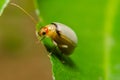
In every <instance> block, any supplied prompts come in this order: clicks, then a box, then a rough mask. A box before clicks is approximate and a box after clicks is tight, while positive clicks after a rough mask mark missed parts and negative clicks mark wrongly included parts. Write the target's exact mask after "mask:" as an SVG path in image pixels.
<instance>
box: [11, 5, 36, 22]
mask: <svg viewBox="0 0 120 80" xmlns="http://www.w3.org/2000/svg"><path fill="white" fill-rule="evenodd" d="M10 5H12V6H15V7H17V8H19V9H20V10H21V11H23V12H24V13H25V14H26V15H28V16H29V17H30V19H31V20H32V21H33V22H34V23H35V24H37V21H36V20H35V18H33V16H31V15H30V14H29V13H28V12H27V11H26V10H25V9H23V8H22V7H21V6H19V5H17V4H15V3H10Z"/></svg>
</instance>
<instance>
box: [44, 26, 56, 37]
mask: <svg viewBox="0 0 120 80" xmlns="http://www.w3.org/2000/svg"><path fill="white" fill-rule="evenodd" d="M47 27H48V33H47V35H46V36H48V37H51V38H53V37H54V36H55V35H56V27H55V26H54V25H48V26H47Z"/></svg>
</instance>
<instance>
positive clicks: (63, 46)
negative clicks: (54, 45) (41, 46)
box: [58, 44, 68, 48]
mask: <svg viewBox="0 0 120 80" xmlns="http://www.w3.org/2000/svg"><path fill="white" fill-rule="evenodd" d="M58 46H59V47H61V48H68V45H64V44H63V45H58Z"/></svg>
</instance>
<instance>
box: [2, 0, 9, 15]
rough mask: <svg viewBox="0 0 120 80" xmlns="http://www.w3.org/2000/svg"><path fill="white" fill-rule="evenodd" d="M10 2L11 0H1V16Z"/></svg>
mask: <svg viewBox="0 0 120 80" xmlns="http://www.w3.org/2000/svg"><path fill="white" fill-rule="evenodd" d="M8 3H9V0H0V16H1V15H2V13H3V11H4V9H5V7H6V6H7V4H8Z"/></svg>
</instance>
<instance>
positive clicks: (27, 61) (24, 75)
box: [0, 0, 52, 80]
mask: <svg viewBox="0 0 120 80" xmlns="http://www.w3.org/2000/svg"><path fill="white" fill-rule="evenodd" d="M11 2H14V3H16V4H18V5H20V6H21V7H23V8H24V9H25V10H26V11H28V13H30V14H31V15H32V16H33V17H34V18H35V19H37V16H36V14H35V8H34V2H33V0H11ZM35 26H36V24H34V23H33V22H32V21H31V20H30V18H29V17H28V16H27V15H26V14H24V12H22V11H21V10H19V9H18V8H16V7H14V6H11V5H8V6H7V8H6V9H5V11H4V13H3V15H2V16H1V17H0V80H52V76H51V75H52V74H51V65H50V61H49V58H48V57H47V56H46V54H45V53H46V51H45V49H44V48H43V46H41V44H40V43H39V41H38V40H37V38H36V34H35ZM46 76H47V77H46Z"/></svg>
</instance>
